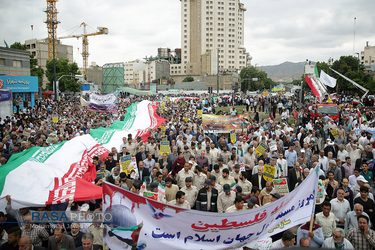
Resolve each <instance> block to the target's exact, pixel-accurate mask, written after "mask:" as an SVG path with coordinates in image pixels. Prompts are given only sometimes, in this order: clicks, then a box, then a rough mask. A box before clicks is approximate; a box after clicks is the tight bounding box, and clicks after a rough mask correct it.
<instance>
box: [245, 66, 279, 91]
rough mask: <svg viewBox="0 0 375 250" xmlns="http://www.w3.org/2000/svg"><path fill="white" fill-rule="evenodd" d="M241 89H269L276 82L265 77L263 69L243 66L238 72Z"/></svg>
mask: <svg viewBox="0 0 375 250" xmlns="http://www.w3.org/2000/svg"><path fill="white" fill-rule="evenodd" d="M240 78H241V81H240V85H241V91H246V90H252V91H254V90H260V89H264V88H265V89H271V88H273V87H274V86H276V83H275V82H274V81H272V79H271V78H268V77H267V73H266V72H265V71H261V70H258V69H257V68H255V67H247V68H243V69H242V70H241V73H240Z"/></svg>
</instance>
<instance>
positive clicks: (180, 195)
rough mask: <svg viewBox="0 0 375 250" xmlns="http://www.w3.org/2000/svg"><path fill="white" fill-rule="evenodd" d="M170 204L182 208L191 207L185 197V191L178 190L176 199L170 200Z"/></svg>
mask: <svg viewBox="0 0 375 250" xmlns="http://www.w3.org/2000/svg"><path fill="white" fill-rule="evenodd" d="M168 205H173V206H176V207H180V208H185V209H190V204H189V202H188V201H187V200H186V199H185V193H184V192H183V191H178V192H177V193H176V199H175V200H171V201H170V202H168Z"/></svg>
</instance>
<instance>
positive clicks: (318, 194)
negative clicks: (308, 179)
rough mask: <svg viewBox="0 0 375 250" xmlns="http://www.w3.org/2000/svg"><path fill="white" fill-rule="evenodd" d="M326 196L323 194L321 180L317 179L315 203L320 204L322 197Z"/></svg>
mask: <svg viewBox="0 0 375 250" xmlns="http://www.w3.org/2000/svg"><path fill="white" fill-rule="evenodd" d="M325 198H326V196H325V188H324V184H323V181H322V180H319V181H318V191H317V194H316V204H318V205H319V204H321V203H323V201H324V199H325Z"/></svg>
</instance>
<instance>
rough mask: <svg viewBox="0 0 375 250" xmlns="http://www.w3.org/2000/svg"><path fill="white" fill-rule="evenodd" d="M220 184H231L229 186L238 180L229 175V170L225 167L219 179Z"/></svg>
mask: <svg viewBox="0 0 375 250" xmlns="http://www.w3.org/2000/svg"><path fill="white" fill-rule="evenodd" d="M217 182H218V184H220V185H221V186H223V185H224V184H229V186H232V185H233V184H234V183H236V181H235V180H234V178H233V177H232V176H229V170H228V169H227V168H224V169H223V171H222V174H221V176H220V177H219V179H218V180H217Z"/></svg>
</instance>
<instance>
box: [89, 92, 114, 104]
mask: <svg viewBox="0 0 375 250" xmlns="http://www.w3.org/2000/svg"><path fill="white" fill-rule="evenodd" d="M115 101H116V96H115V94H113V93H112V94H107V95H98V94H95V93H90V99H89V102H90V103H94V104H97V105H110V104H114V103H115Z"/></svg>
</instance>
